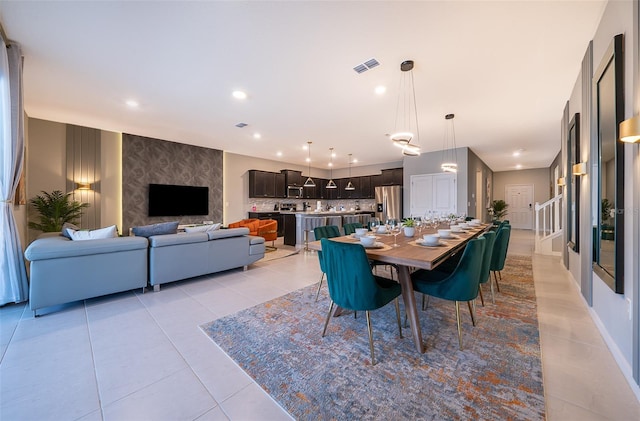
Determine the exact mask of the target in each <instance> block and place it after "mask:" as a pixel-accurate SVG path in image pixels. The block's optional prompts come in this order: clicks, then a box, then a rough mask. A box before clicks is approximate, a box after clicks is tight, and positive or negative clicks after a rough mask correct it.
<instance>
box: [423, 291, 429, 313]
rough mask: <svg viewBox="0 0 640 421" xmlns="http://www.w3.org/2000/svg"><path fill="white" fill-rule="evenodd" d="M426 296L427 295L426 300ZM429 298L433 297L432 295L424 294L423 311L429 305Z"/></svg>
mask: <svg viewBox="0 0 640 421" xmlns="http://www.w3.org/2000/svg"><path fill="white" fill-rule="evenodd" d="M424 297H427V299H426V302H425V298H424ZM429 298H431V296H430V295H427V294H422V311H425V310H426V309H427V307H429Z"/></svg>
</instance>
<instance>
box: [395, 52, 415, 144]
mask: <svg viewBox="0 0 640 421" xmlns="http://www.w3.org/2000/svg"><path fill="white" fill-rule="evenodd" d="M412 69H413V60H405V61H403V62H402V63H400V70H401V71H402V74H401V77H400V86H399V88H398V102H397V104H396V121H395V133H393V134H392V135H390V136H389V137H390V138H391V140H392V141H393V144H394V145H395V146H398V147H399V148H401V149H402V152H403V154H404V155H407V156H417V155H420V146H418V144H417V142H418V141H419V140H420V130H419V128H418V108H417V106H416V89H415V86H414V84H413V73H412V72H411V70H412ZM412 107H413V113H412V112H411V111H412ZM412 120H413V121H412ZM414 130H415V132H414ZM412 141H413V143H411V142H412Z"/></svg>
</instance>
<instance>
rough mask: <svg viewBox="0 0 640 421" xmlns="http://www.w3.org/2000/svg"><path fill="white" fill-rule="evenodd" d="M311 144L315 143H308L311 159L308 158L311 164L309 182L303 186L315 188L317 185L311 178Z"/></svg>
mask: <svg viewBox="0 0 640 421" xmlns="http://www.w3.org/2000/svg"><path fill="white" fill-rule="evenodd" d="M311 143H313V142H310V141H309V142H307V151H308V152H309V157H308V158H307V162H308V163H309V177H308V178H307V181H305V182H304V184H303V186H304V187H315V186H316V183H315V182H314V181H313V178H311Z"/></svg>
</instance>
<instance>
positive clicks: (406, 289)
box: [398, 265, 424, 353]
mask: <svg viewBox="0 0 640 421" xmlns="http://www.w3.org/2000/svg"><path fill="white" fill-rule="evenodd" d="M398 278H399V280H400V286H401V287H402V298H403V299H404V308H405V311H406V312H407V316H408V317H409V321H410V323H411V332H412V333H413V339H414V341H415V343H416V348H417V349H418V352H420V353H423V352H424V347H423V346H422V331H421V330H420V319H419V318H418V308H417V307H416V296H415V294H414V293H413V284H412V283H411V275H409V268H408V267H407V266H401V265H398Z"/></svg>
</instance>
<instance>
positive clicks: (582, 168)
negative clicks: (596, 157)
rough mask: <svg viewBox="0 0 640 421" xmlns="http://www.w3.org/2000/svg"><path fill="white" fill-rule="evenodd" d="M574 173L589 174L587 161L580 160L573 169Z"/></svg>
mask: <svg viewBox="0 0 640 421" xmlns="http://www.w3.org/2000/svg"><path fill="white" fill-rule="evenodd" d="M571 173H572V174H573V175H586V174H587V163H586V162H579V163H577V164H575V165H574V166H573V171H571Z"/></svg>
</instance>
